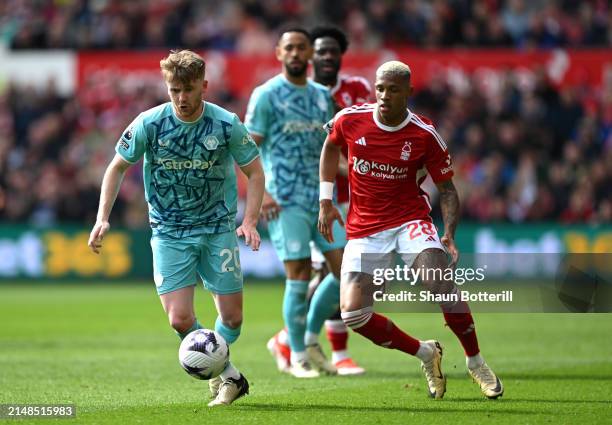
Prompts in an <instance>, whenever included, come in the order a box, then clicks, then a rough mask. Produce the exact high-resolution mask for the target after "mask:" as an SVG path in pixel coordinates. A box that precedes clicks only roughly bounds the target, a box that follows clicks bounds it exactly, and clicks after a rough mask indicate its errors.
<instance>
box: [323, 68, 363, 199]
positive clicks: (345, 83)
mask: <svg viewBox="0 0 612 425" xmlns="http://www.w3.org/2000/svg"><path fill="white" fill-rule="evenodd" d="M371 93H372V89H371V88H370V84H369V83H368V81H367V80H366V79H365V78H362V77H349V76H348V75H341V76H339V77H338V81H337V82H336V85H335V86H334V87H332V88H331V94H332V96H333V98H334V100H335V101H336V103H337V104H338V106H340V108H342V109H344V108H348V107H349V106H353V105H357V104H359V103H365V102H369V101H370V95H371ZM343 152H344V154H345V155H346V150H343ZM336 187H337V188H338V203H340V204H342V203H344V202H348V200H349V193H348V179H347V178H346V177H345V176H340V175H338V177H336Z"/></svg>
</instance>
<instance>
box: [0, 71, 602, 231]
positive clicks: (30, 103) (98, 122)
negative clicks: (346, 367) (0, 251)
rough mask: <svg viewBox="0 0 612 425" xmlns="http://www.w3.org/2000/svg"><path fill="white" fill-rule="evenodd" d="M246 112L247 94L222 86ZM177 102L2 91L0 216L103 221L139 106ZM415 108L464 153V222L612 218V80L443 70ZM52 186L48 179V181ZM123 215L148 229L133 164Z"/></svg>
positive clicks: (159, 93) (112, 87)
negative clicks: (106, 180) (456, 75)
mask: <svg viewBox="0 0 612 425" xmlns="http://www.w3.org/2000/svg"><path fill="white" fill-rule="evenodd" d="M209 94H210V95H211V96H212V97H209V100H211V101H213V102H218V103H220V104H224V105H227V104H231V105H233V106H232V107H234V108H235V110H236V111H237V112H238V113H239V114H240V113H242V112H244V108H245V105H244V102H245V101H246V100H245V99H243V100H242V103H241V101H240V99H231V98H230V97H228V96H227V94H226V93H224V92H211V93H209ZM165 100H166V94H165V92H164V90H163V87H159V86H151V85H149V83H147V82H146V81H143V82H141V84H134V82H133V81H131V82H130V81H123V82H122V81H117V80H116V79H115V78H114V77H112V76H110V75H109V77H108V78H106V79H105V78H96V79H95V80H94V81H91V82H90V83H89V84H88V86H87V87H86V88H85V89H84V90H81V91H79V93H78V95H77V96H74V97H69V98H62V97H60V96H59V95H58V93H57V90H56V89H55V87H54V85H53V83H52V82H50V83H49V85H48V86H47V88H46V89H45V90H42V91H37V90H35V89H33V88H28V87H17V86H15V85H11V86H9V87H8V88H7V89H6V90H5V91H4V93H2V94H1V95H0V218H1V219H2V220H5V221H30V222H33V223H35V224H39V225H50V224H53V223H54V222H56V221H58V220H60V221H79V222H83V221H84V220H87V221H88V222H93V221H94V219H95V216H94V215H95V211H96V207H97V202H98V193H99V185H100V181H101V177H102V174H103V172H104V167H105V165H106V164H107V162H108V161H109V159H110V157H111V156H112V155H113V153H114V150H113V147H114V143H115V141H116V140H117V138H118V137H119V135H120V134H121V131H122V129H123V128H125V126H126V125H127V124H128V123H129V120H130V119H131V118H132V117H135V116H136V115H137V114H138V113H139V111H141V110H145V109H147V108H149V107H151V106H154V105H156V104H158V103H162V102H164V101H165ZM411 108H412V110H414V111H415V112H417V113H423V114H424V115H426V116H429V117H431V118H432V119H433V120H434V122H435V123H436V126H437V128H438V130H439V132H440V133H441V134H442V136H443V137H444V138H445V140H446V141H447V142H448V144H449V146H450V149H451V152H452V153H453V157H454V163H455V164H454V166H455V171H456V175H457V177H456V180H455V182H456V183H455V184H456V185H457V188H458V190H459V192H460V196H461V199H462V204H463V215H464V218H468V219H472V220H477V221H481V222H485V221H486V222H489V221H505V220H510V221H513V222H527V221H537V220H560V221H562V222H565V223H583V222H588V223H598V222H610V221H612V202H611V200H612V185H611V184H610V182H611V181H612V132H611V128H612V78H607V80H606V82H605V85H604V87H602V88H600V89H599V90H597V91H596V90H595V89H593V88H584V87H582V88H576V87H564V88H560V89H556V88H555V87H553V86H552V85H551V84H550V83H549V82H548V80H547V78H546V77H545V73H544V72H543V71H542V72H540V73H536V79H535V81H534V83H533V84H532V85H528V86H526V85H523V84H519V83H518V80H517V78H516V74H515V73H514V72H513V71H508V72H507V73H506V74H505V77H504V81H503V84H502V85H501V86H500V88H499V90H495V91H494V92H492V91H490V90H487V89H485V87H484V86H482V85H479V84H478V82H477V81H470V83H469V84H468V85H467V86H465V85H463V86H461V87H460V88H459V87H456V86H454V85H452V84H449V82H448V81H447V80H445V79H444V78H442V77H441V76H439V77H435V76H434V77H433V78H432V79H431V81H430V82H429V84H428V85H427V86H426V87H424V88H423V89H422V90H420V91H418V92H416V93H415V96H414V97H413V104H412V106H411ZM41 182H44V184H40V183H41ZM114 214H115V217H114V221H115V222H118V221H120V222H122V223H123V224H124V225H127V226H129V227H142V226H146V225H147V215H146V205H145V203H144V201H143V199H142V177H141V171H140V170H139V167H134V168H133V169H131V170H130V174H129V175H128V177H127V179H126V181H125V182H124V184H123V186H122V190H121V193H120V196H119V200H118V202H117V204H116V207H115V209H114Z"/></svg>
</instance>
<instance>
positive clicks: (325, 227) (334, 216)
mask: <svg viewBox="0 0 612 425" xmlns="http://www.w3.org/2000/svg"><path fill="white" fill-rule="evenodd" d="M319 205H320V208H319V223H318V228H319V233H321V234H322V235H323V237H324V238H325V239H326V240H327V242H333V241H334V232H333V228H334V221H336V220H338V223H340V225H341V226H344V221H343V220H342V214H340V211H338V208H336V207H335V206H334V204H332V201H331V200H329V199H323V200H321V202H320V203H319Z"/></svg>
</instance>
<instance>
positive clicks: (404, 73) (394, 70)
mask: <svg viewBox="0 0 612 425" xmlns="http://www.w3.org/2000/svg"><path fill="white" fill-rule="evenodd" d="M383 74H392V75H397V76H399V77H401V78H402V79H404V80H410V75H411V74H412V73H411V72H410V67H409V66H408V65H406V64H405V63H404V62H400V61H389V62H385V63H383V64H382V65H381V66H379V67H378V69H377V70H376V75H383Z"/></svg>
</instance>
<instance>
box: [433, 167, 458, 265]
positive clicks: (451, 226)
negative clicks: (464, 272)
mask: <svg viewBox="0 0 612 425" xmlns="http://www.w3.org/2000/svg"><path fill="white" fill-rule="evenodd" d="M436 186H437V187H438V191H439V192H440V209H441V210H442V220H443V221H444V236H442V239H441V241H442V243H443V244H444V245H445V246H446V249H447V250H448V253H449V254H450V255H451V257H452V260H453V261H452V263H451V266H453V267H454V266H455V265H456V264H457V261H458V260H459V250H458V249H457V247H456V246H455V230H456V229H457V223H458V222H459V213H460V209H459V195H458V194H457V189H456V188H455V185H454V184H453V180H452V179H449V180H446V181H444V182H442V183H438V184H437V185H436Z"/></svg>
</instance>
